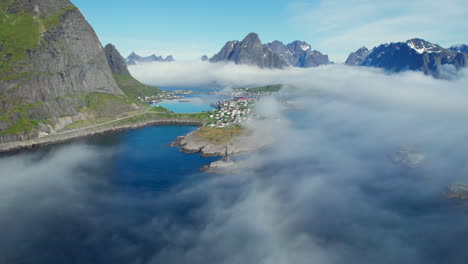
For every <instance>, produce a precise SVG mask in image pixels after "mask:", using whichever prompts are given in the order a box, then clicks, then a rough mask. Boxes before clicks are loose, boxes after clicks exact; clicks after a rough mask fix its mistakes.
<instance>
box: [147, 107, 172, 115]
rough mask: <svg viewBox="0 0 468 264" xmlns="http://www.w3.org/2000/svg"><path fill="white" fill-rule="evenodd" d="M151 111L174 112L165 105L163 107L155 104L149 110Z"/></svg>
mask: <svg viewBox="0 0 468 264" xmlns="http://www.w3.org/2000/svg"><path fill="white" fill-rule="evenodd" d="M149 111H151V112H160V113H172V111H171V110H169V109H167V108H165V107H162V106H153V107H151V109H150V110H149Z"/></svg>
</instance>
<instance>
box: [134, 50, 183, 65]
mask: <svg viewBox="0 0 468 264" xmlns="http://www.w3.org/2000/svg"><path fill="white" fill-rule="evenodd" d="M173 61H175V60H174V57H172V55H169V56H167V57H166V58H163V57H162V56H156V55H155V54H153V55H151V56H148V57H142V56H140V55H138V54H136V53H135V52H132V54H130V55H129V56H128V57H127V59H126V62H127V65H136V64H139V63H148V62H173Z"/></svg>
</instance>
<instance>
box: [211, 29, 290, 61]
mask: <svg viewBox="0 0 468 264" xmlns="http://www.w3.org/2000/svg"><path fill="white" fill-rule="evenodd" d="M229 61H230V62H234V63H236V64H247V65H255V66H258V67H260V68H284V67H287V66H288V64H287V63H286V61H285V60H283V59H281V58H280V57H279V56H278V55H277V54H275V53H274V52H273V51H272V50H271V49H269V48H268V47H265V46H264V45H263V44H262V42H261V41H260V38H259V37H258V35H257V34H256V33H250V34H248V35H247V36H246V37H245V38H244V39H243V40H242V41H240V42H239V41H229V42H227V43H226V45H224V47H223V48H222V49H221V51H220V52H218V53H217V54H216V55H214V56H213V57H212V58H211V59H210V62H229Z"/></svg>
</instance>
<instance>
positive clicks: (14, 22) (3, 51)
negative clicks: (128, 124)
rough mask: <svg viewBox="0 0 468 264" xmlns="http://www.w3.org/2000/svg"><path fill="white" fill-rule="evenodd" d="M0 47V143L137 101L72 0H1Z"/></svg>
mask: <svg viewBox="0 0 468 264" xmlns="http://www.w3.org/2000/svg"><path fill="white" fill-rule="evenodd" d="M0 47H1V48H0V143H5V142H12V141H19V140H27V139H30V138H34V137H37V136H38V135H39V134H40V133H51V132H53V131H57V130H60V129H62V128H64V127H65V126H67V125H70V124H72V123H74V122H78V121H83V120H97V119H100V118H107V117H114V116H115V115H118V114H120V113H123V112H128V111H135V109H138V108H139V107H140V106H139V105H138V103H135V101H134V100H131V99H130V98H128V97H127V96H126V95H125V94H124V92H123V91H122V90H121V89H120V88H119V86H118V85H117V83H116V81H115V79H114V77H113V74H112V71H111V67H110V66H109V63H108V61H107V58H106V54H105V52H104V49H103V48H102V46H101V44H100V42H99V39H98V37H97V36H96V33H95V32H94V30H93V29H92V27H91V26H90V25H89V24H88V22H87V21H86V20H85V18H84V17H83V15H82V14H81V12H80V11H79V10H78V9H77V8H76V7H75V6H74V5H73V4H71V3H70V1H69V0H3V1H0Z"/></svg>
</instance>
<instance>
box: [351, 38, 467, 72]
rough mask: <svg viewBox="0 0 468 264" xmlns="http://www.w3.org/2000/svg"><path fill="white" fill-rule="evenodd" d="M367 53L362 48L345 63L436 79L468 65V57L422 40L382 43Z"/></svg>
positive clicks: (353, 53)
mask: <svg viewBox="0 0 468 264" xmlns="http://www.w3.org/2000/svg"><path fill="white" fill-rule="evenodd" d="M366 50H367V48H365V50H364V49H363V48H361V49H359V50H357V51H356V52H352V53H351V54H350V55H349V57H348V59H347V60H346V63H345V64H347V65H350V66H368V67H376V68H382V69H384V70H386V71H389V72H401V71H407V70H412V71H421V72H423V73H424V74H426V75H431V76H433V77H435V78H450V75H453V73H452V72H453V71H458V70H460V69H461V68H464V67H467V66H468V54H464V53H461V52H457V51H453V50H452V49H450V48H449V49H446V48H443V47H441V46H439V45H437V44H433V43H430V42H428V41H426V40H423V39H420V38H413V39H410V40H407V41H406V42H392V43H387V44H381V45H379V46H377V47H374V48H373V49H372V50H367V51H366ZM450 67H451V68H450Z"/></svg>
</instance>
